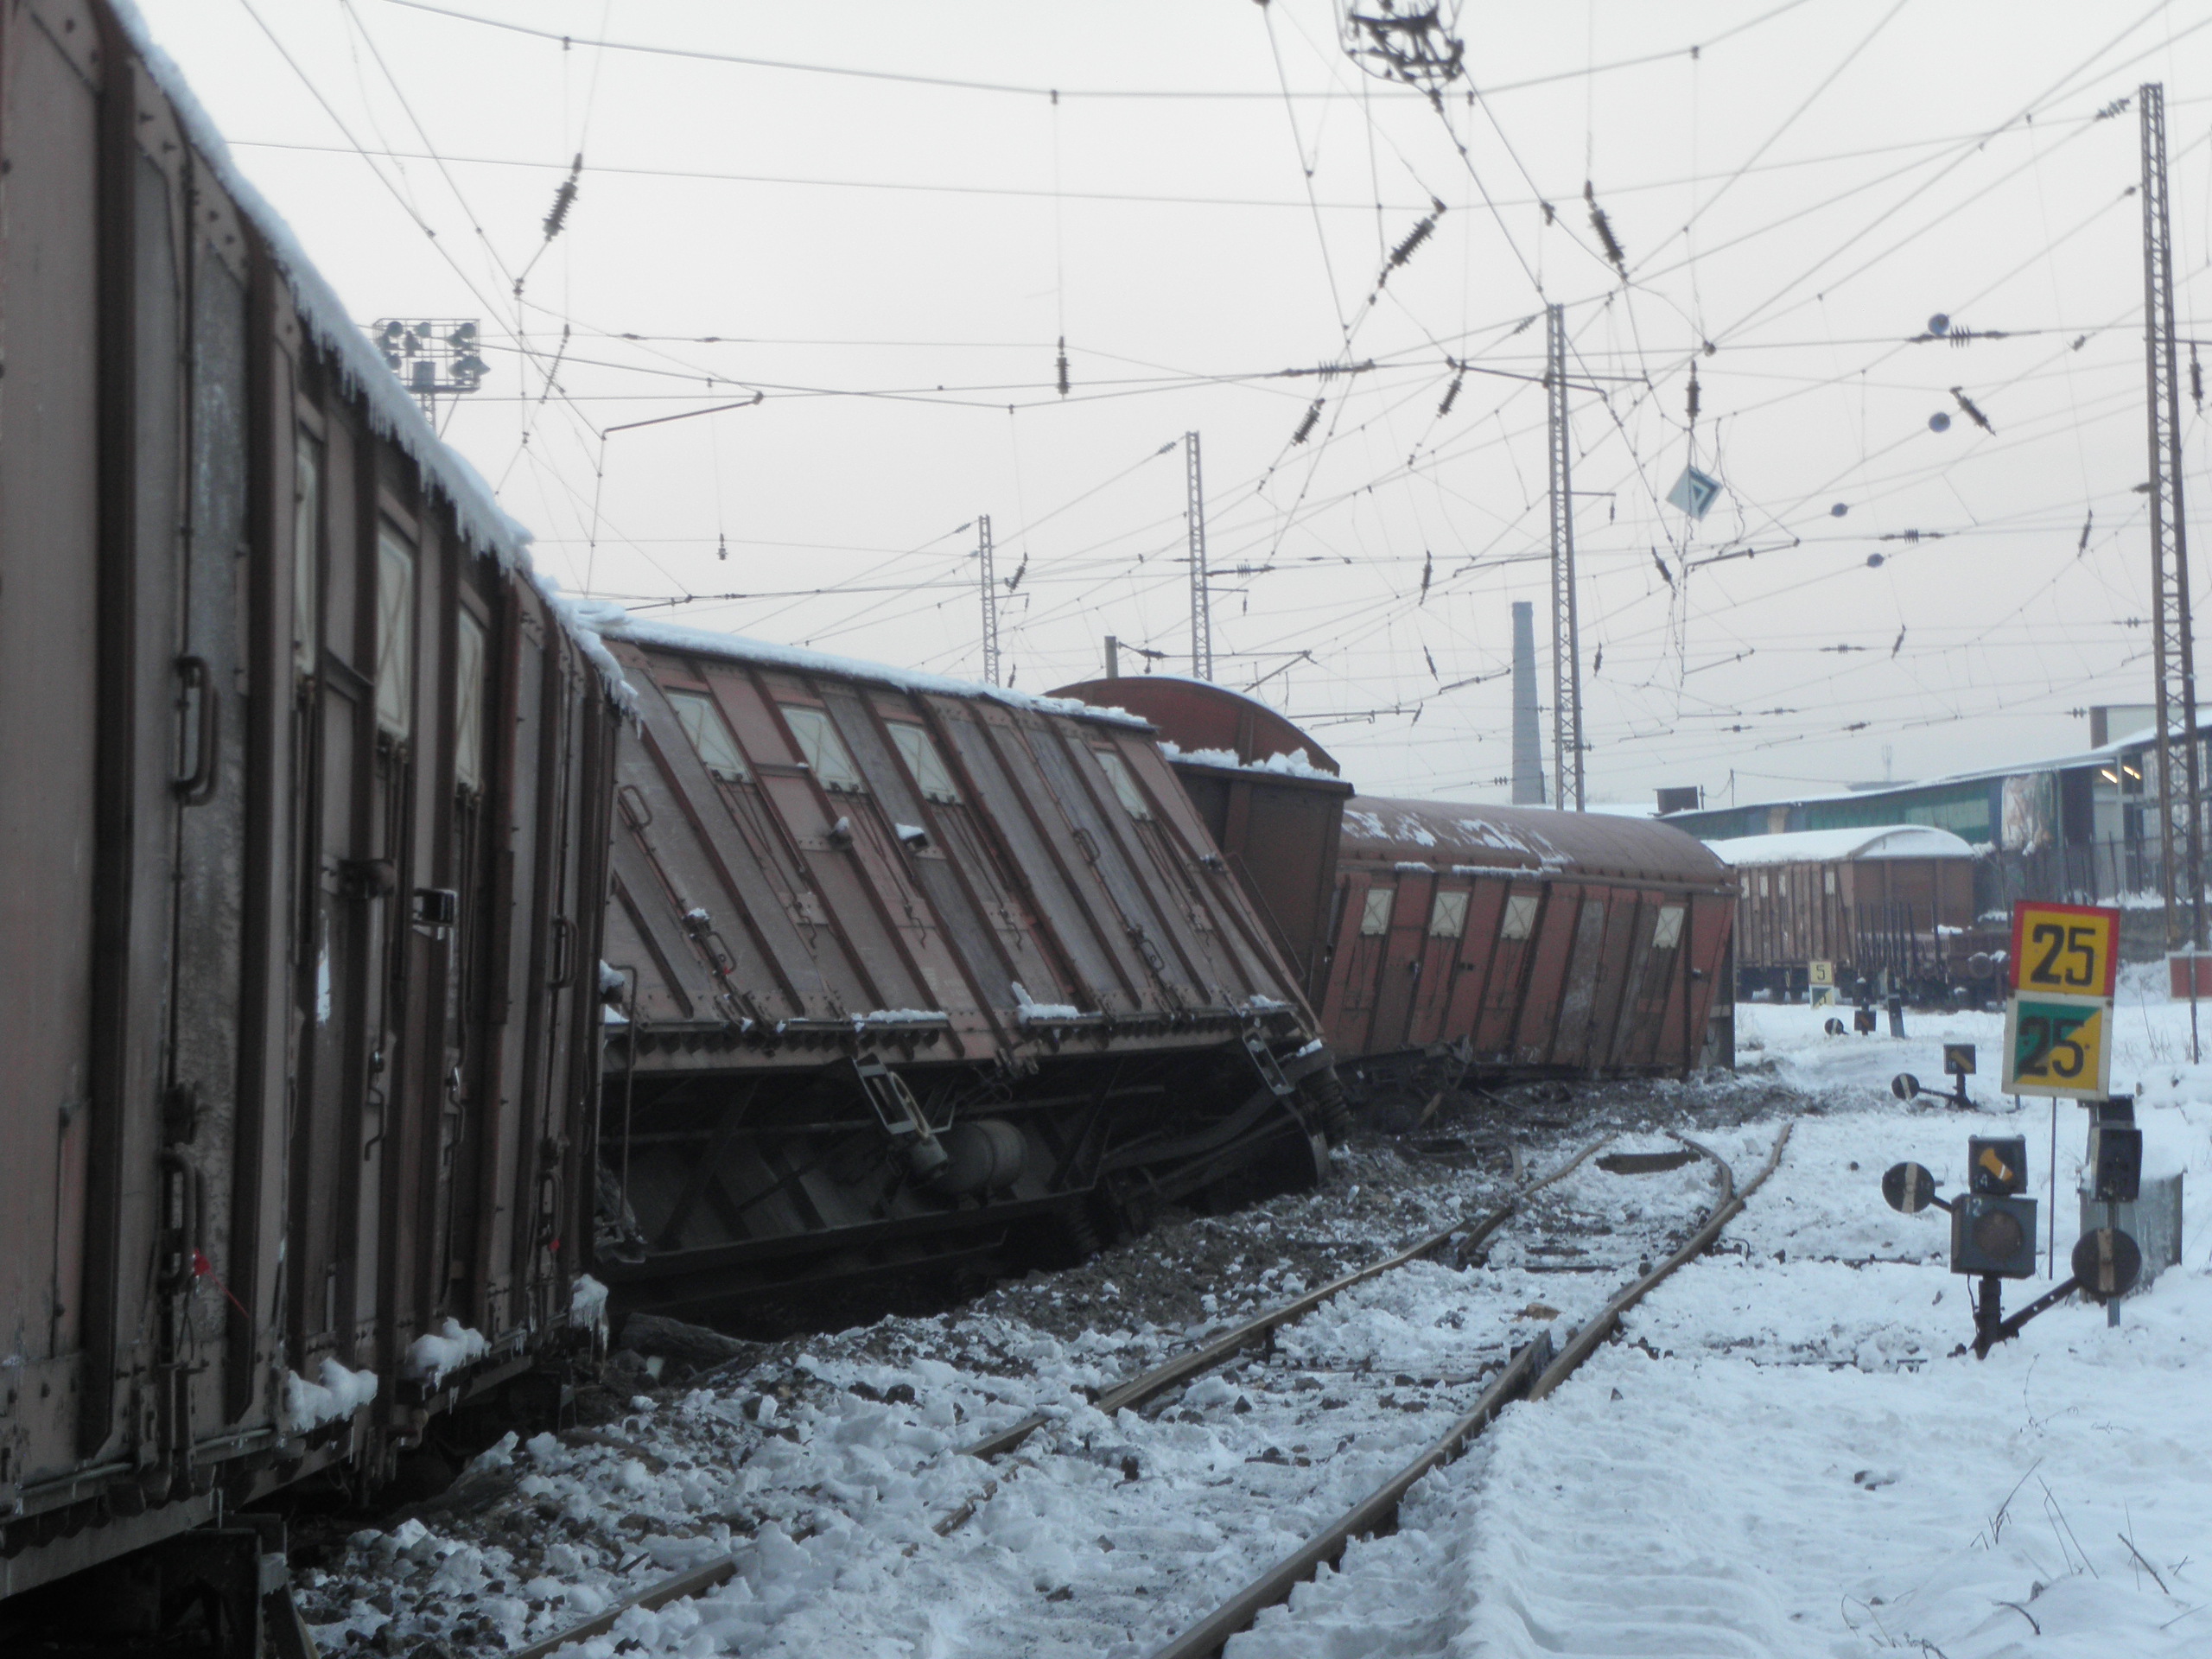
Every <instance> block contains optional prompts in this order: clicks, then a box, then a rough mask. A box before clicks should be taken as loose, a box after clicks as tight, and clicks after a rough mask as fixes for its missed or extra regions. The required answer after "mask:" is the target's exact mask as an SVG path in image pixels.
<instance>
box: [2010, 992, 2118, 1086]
mask: <svg viewBox="0 0 2212 1659" xmlns="http://www.w3.org/2000/svg"><path fill="white" fill-rule="evenodd" d="M2111 1027H2112V1004H2111V1003H2109V1002H2107V1001H2104V1000H2103V999H2101V998H2091V997H2083V998H2081V999H2079V1000H2078V1001H2077V1000H2075V999H2071V998H2066V997H2056V996H2054V997H2040V996H2015V997H2013V998H2012V1000H2011V1001H2009V1002H2008V1003H2007V1004H2006V1005H2005V1076H2004V1080H2003V1083H2002V1084H2001V1086H2002V1087H2003V1089H2004V1090H2005V1092H2006V1093H2007V1094H2012V1095H2063V1096H2066V1097H2067V1098H2068V1099H2069V1100H2101V1099H2103V1098H2104V1097H2105V1096H2106V1095H2107V1094H2108V1093H2110V1092H2111V1090H2110V1087H2109V1085H2110V1084H2111V1082H2112V1049H2111V1046H2110V1043H2109V1041H2108V1033H2109V1032H2110V1030H2111Z"/></svg>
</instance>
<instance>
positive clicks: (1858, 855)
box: [1706, 823, 1974, 865]
mask: <svg viewBox="0 0 2212 1659" xmlns="http://www.w3.org/2000/svg"><path fill="white" fill-rule="evenodd" d="M1706 845H1707V846H1708V847H1710V848H1711V849H1713V852H1714V853H1715V854H1717V855H1719V858H1720V859H1721V860H1722V861H1724V862H1726V863H1728V864H1733V865H1744V864H1835V863H1840V862H1842V861H1845V860H1847V859H1873V858H1972V857H1974V843H1973V842H1969V841H1967V840H1965V839H1963V838H1962V837H1961V836H1955V835H1953V834H1952V833H1951V832H1950V831H1949V830H1948V829H1936V828H1935V827H1934V826H1932V825H1930V824H1925V823H1890V824H1878V825H1874V826H1872V827H1871V828H1869V827H1864V826H1862V827H1859V828H1856V829H1794V830H1791V831H1790V832H1789V833H1788V834H1786V835H1780V836H1737V837H1736V838H1734V839H1733V840H1730V841H1709V842H1706Z"/></svg>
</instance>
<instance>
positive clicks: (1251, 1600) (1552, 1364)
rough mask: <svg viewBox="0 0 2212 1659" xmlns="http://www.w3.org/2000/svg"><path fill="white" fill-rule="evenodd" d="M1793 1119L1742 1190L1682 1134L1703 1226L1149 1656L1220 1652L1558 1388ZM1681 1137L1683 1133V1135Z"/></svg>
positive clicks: (1707, 1234) (1165, 1658)
mask: <svg viewBox="0 0 2212 1659" xmlns="http://www.w3.org/2000/svg"><path fill="white" fill-rule="evenodd" d="M1795 1127H1796V1126H1795V1125H1794V1124H1784V1125H1783V1129H1782V1133H1781V1134H1780V1135H1777V1137H1776V1138H1775V1142H1774V1150H1773V1151H1772V1152H1770V1154H1768V1155H1767V1160H1766V1162H1765V1164H1764V1166H1762V1167H1761V1168H1760V1170H1759V1172H1758V1174H1756V1175H1754V1176H1753V1177H1752V1178H1751V1180H1750V1181H1748V1182H1746V1183H1745V1185H1744V1187H1743V1189H1742V1190H1741V1191H1740V1192H1738V1191H1737V1190H1736V1186H1735V1173H1734V1172H1733V1171H1732V1170H1731V1169H1730V1168H1729V1167H1728V1165H1727V1164H1726V1162H1725V1161H1724V1160H1722V1159H1721V1158H1720V1157H1719V1155H1718V1154H1715V1153H1713V1152H1712V1151H1711V1150H1710V1149H1708V1148H1707V1147H1701V1146H1698V1145H1697V1144H1696V1143H1695V1142H1694V1141H1682V1144H1683V1145H1684V1146H1687V1147H1692V1148H1693V1149H1694V1150H1695V1151H1696V1152H1698V1153H1699V1154H1701V1155H1703V1156H1704V1157H1707V1158H1709V1159H1711V1160H1713V1163H1714V1164H1715V1165H1716V1166H1719V1173H1720V1186H1721V1192H1720V1195H1719V1198H1718V1199H1717V1200H1716V1202H1715V1203H1714V1205H1713V1209H1712V1210H1711V1211H1710V1212H1709V1213H1708V1214H1707V1217H1706V1219H1705V1221H1704V1223H1703V1224H1701V1225H1700V1227H1699V1228H1698V1230H1697V1231H1696V1232H1694V1233H1693V1234H1691V1235H1690V1237H1689V1240H1688V1243H1685V1244H1683V1246H1682V1247H1681V1249H1678V1250H1676V1251H1675V1253H1674V1254H1673V1255H1670V1256H1669V1257H1668V1258H1667V1260H1666V1261H1664V1262H1662V1263H1660V1264H1659V1265H1658V1266H1657V1267H1656V1268H1652V1269H1651V1270H1650V1271H1649V1272H1648V1273H1645V1274H1641V1275H1640V1276H1638V1277H1637V1279H1636V1280H1635V1281H1633V1282H1631V1283H1630V1284H1629V1285H1628V1286H1626V1287H1624V1288H1623V1289H1622V1290H1621V1291H1620V1293H1619V1294H1617V1295H1616V1296H1615V1297H1614V1298H1613V1299H1612V1300H1611V1301H1610V1302H1608V1303H1606V1304H1605V1307H1604V1308H1603V1309H1601V1310H1600V1311H1599V1313H1597V1314H1596V1315H1594V1316H1593V1317H1592V1319H1589V1320H1588V1321H1587V1322H1586V1324H1585V1325H1583V1326H1582V1328H1581V1329H1580V1331H1578V1332H1576V1333H1575V1335H1574V1336H1573V1338H1571V1339H1570V1340H1569V1341H1568V1343H1567V1346H1566V1347H1565V1348H1564V1349H1562V1350H1560V1353H1559V1356H1558V1357H1557V1358H1554V1357H1552V1356H1551V1353H1550V1346H1551V1344H1550V1340H1549V1338H1548V1336H1540V1337H1539V1338H1537V1339H1536V1340H1535V1341H1534V1342H1532V1343H1529V1344H1528V1345H1527V1346H1526V1347H1523V1348H1522V1349H1521V1350H1520V1351H1519V1352H1517V1353H1516V1354H1515V1355H1514V1357H1513V1358H1512V1360H1511V1362H1510V1363H1508V1365H1507V1366H1506V1368H1505V1370H1503V1371H1502V1372H1500V1373H1499V1374H1498V1376H1497V1380H1496V1381H1495V1382H1493V1383H1491V1385H1490V1387H1489V1388H1487V1389H1484V1391H1483V1395H1482V1397H1481V1398H1480V1399H1479V1400H1478V1401H1477V1402H1475V1404H1474V1406H1473V1408H1471V1410H1470V1411H1469V1412H1468V1413H1467V1414H1466V1415H1465V1416H1464V1417H1462V1418H1461V1419H1460V1420H1459V1421H1458V1422H1456V1423H1454V1424H1453V1425H1452V1428H1451V1430H1450V1432H1449V1433H1446V1435H1445V1436H1444V1438H1443V1439H1442V1440H1438V1441H1437V1442H1436V1443H1435V1444H1434V1445H1433V1446H1430V1447H1428V1448H1427V1450H1426V1451H1424V1452H1422V1453H1421V1456H1419V1457H1418V1458H1416V1459H1414V1461H1413V1462H1411V1463H1410V1464H1408V1465H1406V1467H1405V1468H1403V1469H1402V1470H1400V1471H1398V1472H1397V1473H1396V1474H1395V1475H1393V1476H1392V1477H1391V1478H1389V1480H1387V1481H1385V1482H1384V1483H1383V1484H1382V1485H1380V1486H1378V1487H1376V1489H1375V1491H1373V1492H1371V1493H1370V1494H1369V1495H1368V1496H1367V1497H1365V1498H1363V1499H1362V1500H1361V1501H1360V1502H1359V1503H1357V1504H1355V1505H1353V1506H1352V1508H1351V1509H1350V1510H1346V1511H1345V1512H1344V1514H1343V1515H1341V1516H1338V1518H1337V1519H1336V1520H1335V1521H1333V1522H1330V1524H1329V1525H1328V1526H1327V1527H1325V1528H1324V1529H1322V1530H1321V1531H1319V1532H1318V1533H1316V1534H1315V1535H1313V1538H1312V1539H1310V1540H1309V1541H1307V1542H1306V1544H1305V1545H1304V1546H1302V1547H1301V1548H1300V1549H1298V1550H1297V1551H1296V1552H1295V1553H1294V1554H1290V1555H1288V1556H1286V1557H1285V1558H1284V1559H1283V1560H1281V1561H1278V1562H1277V1563H1276V1564H1275V1565H1274V1567H1270V1568H1269V1569H1268V1571H1267V1572H1266V1573H1262V1575H1261V1576H1260V1577H1259V1578H1257V1579H1255V1580H1253V1581H1252V1582H1251V1583H1250V1584H1249V1585H1247V1586H1245V1587H1244V1588H1243V1589H1242V1590H1240V1591H1238V1592H1236V1594H1235V1595H1234V1596H1232V1597H1230V1599H1228V1600H1227V1601H1224V1602H1223V1603H1222V1604H1221V1605H1219V1606H1217V1608H1215V1609H1214V1611H1212V1612H1211V1613H1209V1614H1207V1615H1206V1617H1205V1618H1204V1619H1202V1620H1200V1621H1199V1622H1198V1624H1193V1625H1192V1626H1191V1627H1190V1629H1188V1630H1185V1631H1184V1632H1183V1633H1182V1634H1181V1635H1180V1636H1178V1637H1175V1638H1173V1640H1172V1641H1170V1642H1169V1643H1167V1644H1166V1646H1164V1647H1160V1648H1156V1649H1154V1650H1153V1652H1152V1655H1151V1659H1215V1656H1217V1655H1218V1654H1219V1653H1220V1652H1221V1650H1222V1649H1224V1647H1226V1646H1227V1645H1228V1643H1229V1642H1230V1638H1231V1637H1235V1636H1236V1635H1237V1634H1238V1633H1239V1632H1240V1631H1242V1630H1245V1629H1247V1628H1249V1626H1250V1624H1251V1623H1252V1621H1253V1620H1254V1619H1255V1618H1258V1617H1259V1615H1260V1613H1261V1611H1262V1610H1263V1609H1265V1608H1268V1607H1272V1606H1274V1605H1275V1604H1276V1603H1278V1602H1281V1601H1284V1600H1287V1599H1289V1596H1290V1593H1291V1592H1292V1591H1293V1590H1294V1589H1295V1588H1296V1587H1297V1586H1299V1585H1300V1584H1301V1583H1303V1582H1305V1581H1306V1580H1308V1579H1310V1578H1312V1577H1313V1575H1314V1574H1315V1573H1318V1572H1319V1570H1320V1568H1321V1567H1323V1566H1324V1565H1325V1564H1333V1563H1334V1562H1336V1561H1338V1560H1342V1559H1343V1556H1344V1551H1345V1549H1346V1548H1349V1547H1350V1546H1351V1541H1352V1540H1353V1539H1355V1538H1361V1537H1365V1536H1368V1535H1370V1534H1373V1533H1376V1532H1380V1531H1383V1530H1384V1529H1387V1528H1389V1526H1390V1525H1392V1524H1393V1522H1395V1519H1396V1517H1397V1513H1398V1506H1399V1504H1400V1503H1402V1502H1403V1501H1404V1499H1405V1496H1406V1494H1407V1492H1408V1491H1411V1490H1412V1489H1413V1487H1414V1484H1415V1483H1416V1482H1418V1481H1419V1480H1420V1479H1421V1478H1422V1477H1423V1476H1424V1475H1427V1473H1429V1472H1430V1471H1432V1470H1434V1469H1439V1468H1441V1467H1443V1466H1444V1465H1446V1464H1448V1463H1452V1462H1453V1461H1455V1460H1456V1459H1458V1458H1459V1455H1460V1453H1462V1452H1465V1450H1466V1448H1467V1447H1468V1446H1469V1445H1471V1443H1472V1442H1473V1440H1474V1439H1475V1437H1476V1436H1477V1435H1478V1434H1480V1433H1482V1431H1483V1430H1484V1428H1486V1427H1489V1426H1490V1424H1491V1422H1492V1421H1495V1420H1496V1418H1497V1413H1498V1412H1499V1410H1500V1409H1502V1408H1503V1407H1504V1405H1505V1404H1506V1403H1507V1402H1509V1401H1511V1400H1514V1399H1517V1398H1522V1397H1525V1398H1528V1399H1530V1400H1541V1399H1542V1398H1543V1397H1544V1395H1548V1394H1549V1393H1550V1392H1552V1390H1553V1389H1556V1388H1558V1386H1559V1385H1560V1383H1563V1382H1565V1381H1566V1380H1567V1377H1568V1376H1571V1375H1573V1372H1574V1370H1575V1368H1576V1367H1578V1366H1579V1365H1580V1364H1581V1363H1582V1362H1583V1361H1584V1360H1586V1359H1587V1358H1589V1357H1590V1356H1591V1355H1592V1353H1594V1352H1595V1351H1597V1348H1598V1344H1599V1343H1600V1342H1602V1341H1603V1340H1604V1339H1605V1337H1606V1336H1607V1335H1609V1334H1611V1332H1612V1331H1613V1330H1615V1329H1616V1328H1618V1325H1619V1322H1620V1316H1621V1314H1622V1313H1624V1312H1625V1311H1626V1310H1627V1309H1628V1308H1630V1307H1632V1306H1635V1305H1636V1303H1637V1302H1638V1301H1640V1300H1643V1297H1644V1295H1645V1294H1648V1293H1649V1291H1650V1290H1651V1288H1652V1287H1654V1286H1656V1285H1657V1284H1658V1283H1659V1282H1660V1281H1662V1280H1663V1279H1665V1278H1666V1277H1667V1276H1668V1275H1669V1274H1671V1273H1673V1272H1674V1271H1675V1269H1676V1268H1680V1267H1681V1265H1682V1264H1683V1263H1684V1262H1688V1261H1689V1260H1691V1259H1692V1258H1693V1257H1694V1256H1696V1255H1700V1254H1701V1253H1702V1252H1704V1251H1705V1250H1706V1249H1709V1248H1710V1247H1711V1245H1712V1243H1713V1241H1714V1240H1715V1239H1716V1238H1718V1237H1719V1236H1720V1231H1721V1229H1723V1228H1724V1227H1726V1225H1727V1224H1728V1223H1729V1222H1730V1221H1732V1220H1733V1219H1734V1218H1735V1217H1737V1216H1738V1215H1739V1214H1741V1213H1742V1212H1743V1209H1744V1203H1745V1199H1747V1198H1750V1197H1751V1194H1752V1193H1754V1192H1757V1191H1758V1189H1759V1187H1760V1186H1761V1185H1763V1184H1764V1182H1765V1180H1766V1179H1767V1177H1768V1176H1770V1175H1771V1174H1773V1173H1774V1171H1775V1168H1776V1166H1777V1165H1779V1164H1780V1163H1781V1161H1782V1150H1783V1147H1785V1146H1786V1145H1788V1144H1789V1132H1790V1130H1791V1129H1792V1128H1795ZM1675 1139H1677V1140H1681V1139H1682V1138H1681V1136H1679V1135H1677V1136H1676V1137H1675ZM1562 1173H1564V1172H1562Z"/></svg>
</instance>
